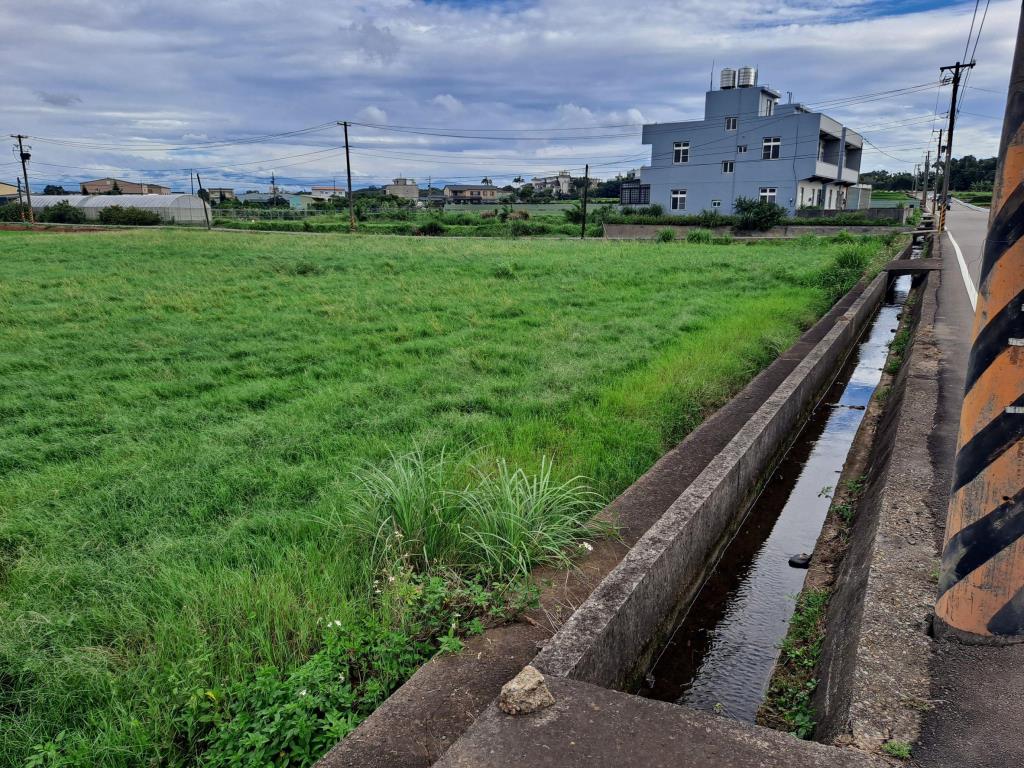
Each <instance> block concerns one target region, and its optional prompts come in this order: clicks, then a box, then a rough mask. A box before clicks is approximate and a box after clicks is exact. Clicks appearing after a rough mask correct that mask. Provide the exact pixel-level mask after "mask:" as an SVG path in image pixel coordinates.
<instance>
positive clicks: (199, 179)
mask: <svg viewBox="0 0 1024 768" xmlns="http://www.w3.org/2000/svg"><path fill="white" fill-rule="evenodd" d="M196 181H197V182H198V183H199V191H200V192H202V191H203V180H202V179H201V178H199V171H196ZM207 197H209V195H207ZM199 202H200V203H202V204H203V216H204V217H206V228H207V229H209V228H210V209H209V208H208V207H207V205H206V201H205V200H203V196H202V195H200V196H199Z"/></svg>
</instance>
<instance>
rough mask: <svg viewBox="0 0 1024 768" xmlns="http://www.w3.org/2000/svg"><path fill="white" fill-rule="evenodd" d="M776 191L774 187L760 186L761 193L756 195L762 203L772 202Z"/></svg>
mask: <svg viewBox="0 0 1024 768" xmlns="http://www.w3.org/2000/svg"><path fill="white" fill-rule="evenodd" d="M777 191H778V190H777V189H776V188H775V187H761V194H760V195H759V196H758V197H759V199H760V201H761V202H762V203H774V202H775V193H776V192H777Z"/></svg>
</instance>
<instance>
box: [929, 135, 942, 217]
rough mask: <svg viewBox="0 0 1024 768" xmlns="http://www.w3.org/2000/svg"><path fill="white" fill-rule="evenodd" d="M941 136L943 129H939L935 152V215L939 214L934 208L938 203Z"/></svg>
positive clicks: (933, 194) (933, 189)
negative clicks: (937, 144)
mask: <svg viewBox="0 0 1024 768" xmlns="http://www.w3.org/2000/svg"><path fill="white" fill-rule="evenodd" d="M942 134H943V129H942V128H939V146H938V150H937V151H936V152H935V186H934V187H933V188H932V212H933V213H936V214H937V213H938V212H939V209H938V208H937V207H936V206H937V205H938V201H939V163H941V162H942Z"/></svg>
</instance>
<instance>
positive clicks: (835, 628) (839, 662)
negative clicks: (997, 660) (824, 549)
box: [814, 275, 939, 751]
mask: <svg viewBox="0 0 1024 768" xmlns="http://www.w3.org/2000/svg"><path fill="white" fill-rule="evenodd" d="M938 283H939V280H937V279H930V275H929V276H926V277H925V278H924V280H923V281H922V283H921V284H920V285H919V289H920V290H919V296H920V297H921V301H920V303H919V307H918V308H916V309H917V311H918V312H919V319H918V322H917V326H916V329H915V333H914V336H913V341H912V343H911V345H910V348H909V354H908V355H907V359H906V363H905V364H904V366H903V368H902V370H901V371H900V372H899V374H898V375H897V377H896V380H895V382H894V386H893V390H892V395H891V396H890V399H889V403H888V406H889V407H888V409H887V412H886V413H885V414H884V416H883V419H882V421H881V423H880V425H879V437H878V440H877V441H876V445H875V446H874V449H873V451H872V467H871V471H872V475H873V476H872V478H871V480H870V482H869V483H868V487H867V491H866V493H865V496H864V497H863V499H862V500H861V503H860V504H859V506H858V511H857V517H856V519H855V524H854V529H853V531H852V534H851V544H850V549H849V552H848V554H847V556H846V557H845V559H844V562H843V565H842V567H841V570H840V573H839V575H838V576H837V579H836V587H835V592H834V594H833V599H832V600H831V601H830V604H829V609H828V613H827V617H826V627H827V628H826V637H825V643H824V646H823V652H822V662H821V667H820V683H819V686H818V690H817V691H816V693H815V698H814V704H815V709H816V710H817V711H818V712H820V713H821V715H822V720H821V723H820V724H819V727H818V730H817V732H816V734H815V735H816V737H818V738H820V739H822V740H824V741H827V742H831V743H835V744H852V745H854V746H856V747H858V748H860V749H863V750H866V751H877V750H878V749H879V748H880V747H881V746H882V745H883V744H884V743H885V742H886V741H890V740H898V741H904V742H907V743H913V742H915V741H916V740H917V736H918V733H919V730H920V724H921V716H922V712H923V710H924V709H926V708H927V707H928V706H929V696H930V674H929V669H928V663H929V657H930V654H931V639H930V637H929V636H928V629H929V618H930V614H931V611H932V603H933V601H934V597H935V582H934V580H933V572H934V571H935V569H937V567H938V552H937V550H936V547H935V542H934V538H933V536H932V534H931V529H932V526H933V512H932V510H931V509H930V508H929V506H928V498H927V497H928V489H930V488H931V487H932V483H933V480H934V478H933V467H932V463H931V461H930V458H929V454H928V440H927V437H928V434H929V432H930V431H931V430H932V428H933V425H934V422H935V418H936V414H937V409H938V381H937V375H938V358H939V351H938V347H937V344H936V339H935V336H934V333H933V322H934V318H935V314H936V311H937V303H936V302H937V291H938Z"/></svg>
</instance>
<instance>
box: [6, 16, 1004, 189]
mask: <svg viewBox="0 0 1024 768" xmlns="http://www.w3.org/2000/svg"><path fill="white" fill-rule="evenodd" d="M980 6H981V7H980V8H979V10H978V14H977V18H976V19H975V30H977V28H978V26H979V23H980V21H981V18H982V11H984V9H985V2H981V3H980ZM975 7H976V4H975V3H974V2H970V0H968V1H967V2H962V3H957V2H954V3H948V2H944V3H939V2H932V1H931V0H890V1H889V2H877V1H876V0H761V1H760V2H757V1H755V0H731V2H708V0H674V1H673V0H662V1H661V2H648V1H647V0H629V1H628V2H623V0H303V1H302V2H295V0H204V2H201V3H200V2H192V0H184V2H178V3H167V2H162V1H161V2H149V1H148V0H118V2H110V0H102V2H101V1H100V0H32V2H29V3H20V2H15V0H0V29H2V30H3V38H4V53H5V55H4V62H5V70H6V72H5V74H6V76H5V77H4V78H3V81H2V84H0V129H2V130H3V133H4V134H8V133H23V134H28V135H30V136H31V137H32V138H31V140H30V144H31V145H32V153H33V158H32V164H31V169H30V171H31V174H32V176H33V186H36V185H37V184H38V185H41V184H43V183H47V182H50V183H62V184H64V185H65V186H67V185H68V184H70V183H74V182H76V181H78V180H82V179H89V178H95V177H98V176H106V175H116V176H119V177H122V178H127V179H141V178H145V179H149V180H163V181H165V182H167V183H169V184H170V185H171V186H173V187H175V188H176V189H187V188H188V185H189V171H188V169H190V168H197V169H200V172H201V174H202V176H203V182H204V183H205V184H206V185H207V186H220V185H224V186H233V187H236V188H238V189H264V188H266V186H267V184H268V183H269V180H270V174H271V172H274V173H276V176H277V178H278V180H279V182H283V183H284V184H286V185H288V186H290V187H292V188H298V187H308V186H310V185H311V184H317V183H331V181H332V179H334V178H337V179H338V183H339V184H343V179H344V168H345V165H344V157H343V154H342V153H341V151H340V150H339V147H340V146H341V145H342V136H341V129H340V128H339V127H337V126H336V125H335V124H334V123H335V121H338V120H349V121H352V122H353V123H354V125H353V126H352V127H351V141H352V147H353V156H352V169H353V174H354V183H355V184H356V185H357V186H363V185H366V184H372V183H380V182H384V181H387V180H389V179H390V178H391V177H393V176H396V175H406V176H411V177H414V178H416V179H417V180H419V181H421V182H425V181H426V179H427V177H428V176H429V177H432V178H433V180H434V181H435V182H437V181H458V180H466V181H478V180H479V179H480V178H481V177H483V176H485V175H486V176H490V177H492V178H494V179H495V181H497V182H499V183H504V182H506V181H508V180H509V179H511V178H512V177H514V176H516V175H520V174H521V175H523V176H527V177H529V176H531V175H534V174H540V173H545V172H551V171H555V170H558V169H561V168H569V169H576V168H582V166H583V164H584V163H586V162H589V163H590V164H591V166H592V169H593V170H592V175H594V176H598V177H607V176H612V175H614V174H615V173H616V172H618V171H622V170H625V169H629V168H633V167H638V166H639V165H641V164H643V162H644V158H645V155H646V156H647V157H648V158H649V151H647V152H646V153H645V147H644V146H643V145H642V144H640V127H639V126H640V124H641V123H643V122H668V121H674V120H687V119H695V118H696V119H699V118H700V117H701V112H702V108H703V99H704V91H705V90H706V89H707V87H708V81H709V78H710V76H711V69H712V64H713V63H714V67H715V73H716V75H715V77H716V81H717V71H718V69H720V68H721V67H722V66H733V67H736V66H740V65H744V64H751V65H756V66H758V67H759V70H760V81H761V82H762V83H766V84H769V85H771V86H773V87H775V88H776V89H778V90H780V91H781V92H783V94H784V95H783V99H785V98H787V97H786V95H785V94H786V92H787V91H792V93H793V99H794V100H796V101H800V102H803V103H805V104H809V105H812V106H814V105H817V104H822V103H827V106H825V105H823V106H822V109H823V111H827V112H828V113H830V114H832V115H833V116H834V117H836V118H837V119H840V120H842V121H843V122H845V123H846V124H848V125H850V126H851V127H853V128H855V129H857V130H859V131H861V132H862V133H863V134H864V135H865V136H866V137H867V139H868V140H869V141H870V142H871V143H872V144H873V145H874V146H873V147H872V148H871V150H870V153H869V154H866V155H865V161H864V168H865V170H867V169H871V168H875V167H884V168H888V169H890V170H906V169H910V168H912V167H913V163H914V162H917V161H920V160H921V159H923V155H924V151H925V149H926V145H927V144H928V143H929V142H930V141H931V136H932V128H933V127H935V128H938V127H939V126H940V125H941V124H943V123H944V116H945V114H946V109H947V105H948V103H949V90H950V89H949V87H948V86H947V87H942V88H941V89H940V88H938V87H937V86H936V83H937V82H938V75H939V71H938V68H939V67H940V66H941V65H944V64H952V63H953V62H954V61H956V60H957V59H959V58H961V57H963V55H964V49H965V46H966V44H967V39H968V31H969V29H970V27H971V21H972V15H973V13H974V10H975ZM1019 11H1020V2H1019V0H993V2H991V5H990V7H989V8H988V11H987V16H986V17H985V22H984V27H983V29H982V34H981V39H980V43H979V44H978V48H977V53H976V58H977V61H978V65H977V67H976V69H975V70H974V72H972V73H971V76H970V80H969V82H968V87H967V89H966V91H965V94H966V95H965V100H964V103H963V106H962V111H961V113H960V119H959V121H958V124H957V132H956V148H955V151H954V153H955V154H956V155H958V156H959V155H962V154H968V153H971V154H975V155H978V156H992V155H994V154H995V153H996V151H997V148H998V138H999V129H1000V125H1001V119H1002V112H1003V105H1004V102H1005V94H1006V86H1007V81H1008V78H1009V69H1010V62H1011V58H1012V54H1013V43H1014V38H1015V32H1016V26H1017V14H1018V13H1019ZM971 47H972V48H973V41H972V43H971ZM968 56H969V52H968ZM911 86H920V87H918V88H914V89H912V90H903V91H901V92H899V93H896V94H894V95H890V96H885V97H883V98H879V97H871V98H852V97H864V96H865V95H866V94H880V93H881V92H883V91H891V90H896V89H907V88H910V87H911ZM883 96H884V94H883ZM936 105H937V106H936ZM936 113H937V116H936ZM380 126H389V127H390V128H389V129H385V128H381V127H380ZM279 134H287V135H279ZM16 172H17V168H16V164H15V163H14V157H13V156H11V155H8V157H7V158H4V157H2V156H0V180H7V179H9V180H11V181H13V178H14V176H15V174H16Z"/></svg>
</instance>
